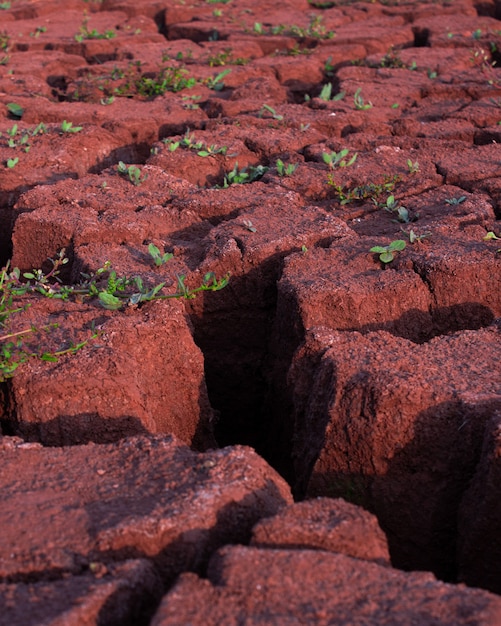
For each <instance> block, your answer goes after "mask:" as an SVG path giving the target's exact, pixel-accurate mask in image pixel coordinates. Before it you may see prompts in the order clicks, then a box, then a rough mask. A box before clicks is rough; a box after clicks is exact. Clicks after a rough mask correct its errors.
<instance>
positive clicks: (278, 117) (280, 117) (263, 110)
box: [259, 104, 284, 121]
mask: <svg viewBox="0 0 501 626" xmlns="http://www.w3.org/2000/svg"><path fill="white" fill-rule="evenodd" d="M265 113H270V114H271V117H272V118H273V119H274V120H278V121H280V120H283V119H284V116H283V115H280V114H279V113H277V112H276V111H275V109H274V108H273V107H270V105H268V104H263V106H262V107H261V109H260V111H259V117H263V116H264V114H265Z"/></svg>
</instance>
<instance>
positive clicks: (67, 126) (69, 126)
mask: <svg viewBox="0 0 501 626" xmlns="http://www.w3.org/2000/svg"><path fill="white" fill-rule="evenodd" d="M82 128H83V126H73V122H67V121H66V120H63V121H62V122H61V130H62V131H63V133H79V132H80V131H81V130H82Z"/></svg>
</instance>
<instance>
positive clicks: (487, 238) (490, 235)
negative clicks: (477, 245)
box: [483, 230, 501, 241]
mask: <svg viewBox="0 0 501 626" xmlns="http://www.w3.org/2000/svg"><path fill="white" fill-rule="evenodd" d="M492 239H497V240H499V239H501V237H498V236H497V235H496V233H495V232H494V231H492V230H490V231H489V232H488V233H487V234H486V235H485V236H484V237H483V240H484V241H491V240H492Z"/></svg>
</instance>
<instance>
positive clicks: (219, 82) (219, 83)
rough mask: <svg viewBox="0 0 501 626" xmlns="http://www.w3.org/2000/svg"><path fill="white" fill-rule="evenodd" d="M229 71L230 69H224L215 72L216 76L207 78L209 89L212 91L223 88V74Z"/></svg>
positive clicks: (226, 74)
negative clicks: (217, 72)
mask: <svg viewBox="0 0 501 626" xmlns="http://www.w3.org/2000/svg"><path fill="white" fill-rule="evenodd" d="M230 72H231V70H230V69H226V70H223V71H222V72H219V74H216V76H212V77H211V78H208V79H207V81H206V85H207V87H208V88H209V89H213V90H214V91H222V90H223V89H224V82H223V78H224V77H225V76H228V74H229V73H230Z"/></svg>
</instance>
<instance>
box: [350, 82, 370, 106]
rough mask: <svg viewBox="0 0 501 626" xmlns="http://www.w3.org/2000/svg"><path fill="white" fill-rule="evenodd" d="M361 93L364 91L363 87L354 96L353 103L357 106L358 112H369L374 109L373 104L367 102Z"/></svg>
mask: <svg viewBox="0 0 501 626" xmlns="http://www.w3.org/2000/svg"><path fill="white" fill-rule="evenodd" d="M361 93H362V89H361V87H359V88H358V89H357V90H356V91H355V95H354V96H353V103H354V105H355V109H357V111H367V109H372V107H373V104H372V102H365V101H364V99H363V98H362V96H361Z"/></svg>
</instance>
